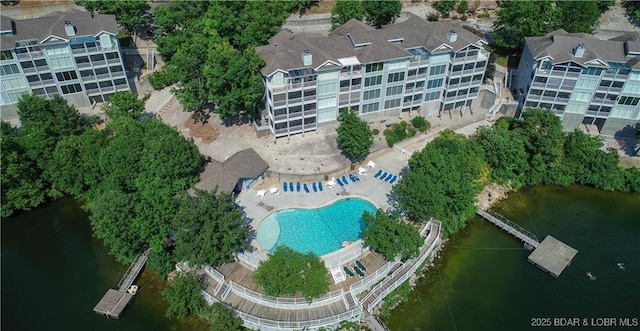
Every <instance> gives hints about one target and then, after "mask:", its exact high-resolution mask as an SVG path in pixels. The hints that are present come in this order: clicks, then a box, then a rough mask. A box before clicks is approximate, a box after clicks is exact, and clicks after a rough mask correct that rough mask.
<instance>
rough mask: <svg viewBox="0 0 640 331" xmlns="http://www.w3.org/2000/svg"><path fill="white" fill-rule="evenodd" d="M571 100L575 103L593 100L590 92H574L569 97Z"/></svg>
mask: <svg viewBox="0 0 640 331" xmlns="http://www.w3.org/2000/svg"><path fill="white" fill-rule="evenodd" d="M569 100H573V101H589V100H591V93H588V92H573V93H571V96H570V97H569Z"/></svg>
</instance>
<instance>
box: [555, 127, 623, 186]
mask: <svg viewBox="0 0 640 331" xmlns="http://www.w3.org/2000/svg"><path fill="white" fill-rule="evenodd" d="M601 148H602V139H601V138H598V137H592V136H590V135H588V134H586V133H584V132H582V131H580V130H574V131H572V132H570V133H569V134H567V135H566V140H565V142H564V158H563V161H564V162H565V163H566V165H565V169H567V170H568V171H567V172H568V173H569V175H570V176H571V177H572V181H571V183H578V184H582V185H591V186H594V187H596V188H599V189H605V190H622V189H623V188H624V187H625V180H624V175H623V174H622V170H621V169H620V168H619V166H618V151H616V150H611V151H607V152H605V151H603V150H602V149H601Z"/></svg>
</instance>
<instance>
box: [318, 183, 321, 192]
mask: <svg viewBox="0 0 640 331" xmlns="http://www.w3.org/2000/svg"><path fill="white" fill-rule="evenodd" d="M318 189H319V190H320V192H322V182H318Z"/></svg>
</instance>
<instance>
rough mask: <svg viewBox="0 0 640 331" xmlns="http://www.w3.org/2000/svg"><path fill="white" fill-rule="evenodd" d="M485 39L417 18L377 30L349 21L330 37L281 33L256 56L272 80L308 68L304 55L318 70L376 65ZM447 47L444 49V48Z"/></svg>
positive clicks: (478, 43)
mask: <svg viewBox="0 0 640 331" xmlns="http://www.w3.org/2000/svg"><path fill="white" fill-rule="evenodd" d="M450 31H455V32H456V34H457V40H456V41H455V42H450V41H449V40H448V37H447V34H448V33H449V32H450ZM483 43H486V41H485V40H484V39H482V38H481V37H478V36H476V35H475V34H473V33H471V32H469V31H467V30H466V29H463V28H462V27H461V26H460V25H459V24H457V23H451V22H429V21H426V20H424V19H422V18H420V17H418V16H415V15H410V17H409V19H408V20H406V21H405V22H402V23H395V24H391V25H388V26H385V27H383V28H382V29H377V30H376V29H374V28H373V27H371V26H369V25H367V24H365V23H362V22H360V21H357V20H355V19H351V20H349V21H348V22H347V23H345V24H343V25H342V26H340V27H338V28H336V29H335V30H334V31H333V33H332V34H331V35H330V36H328V37H322V38H318V37H317V35H315V34H313V35H309V34H295V35H294V34H293V33H291V32H289V31H281V32H279V33H278V34H277V35H275V36H274V37H272V38H271V39H270V40H269V45H265V46H260V47H257V48H256V52H257V53H258V55H260V56H261V57H262V58H263V59H264V60H265V66H264V67H263V68H262V69H261V72H262V74H263V75H265V76H270V75H272V74H273V73H274V72H276V71H277V70H278V69H281V70H289V69H296V68H303V67H305V66H304V65H303V63H302V52H303V51H306V50H307V51H309V52H311V54H312V63H311V66H308V67H312V68H313V69H318V68H319V67H320V66H321V65H322V64H324V63H326V62H327V61H333V62H336V63H337V62H339V61H338V59H341V58H347V57H354V56H355V57H357V59H358V60H359V61H360V63H374V62H380V61H384V60H391V59H400V58H408V57H411V56H412V54H411V53H410V52H408V51H407V49H408V48H415V47H419V46H423V47H424V48H426V49H427V51H429V52H431V53H447V52H452V51H453V52H457V51H459V50H462V49H464V48H466V47H468V46H469V45H476V46H478V47H482V45H483ZM443 45H444V46H445V47H442V46H443Z"/></svg>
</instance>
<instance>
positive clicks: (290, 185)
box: [289, 182, 293, 192]
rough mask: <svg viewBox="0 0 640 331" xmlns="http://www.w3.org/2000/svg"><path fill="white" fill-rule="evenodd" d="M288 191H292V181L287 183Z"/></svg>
mask: <svg viewBox="0 0 640 331" xmlns="http://www.w3.org/2000/svg"><path fill="white" fill-rule="evenodd" d="M289 191H291V192H293V182H290V183H289Z"/></svg>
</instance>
